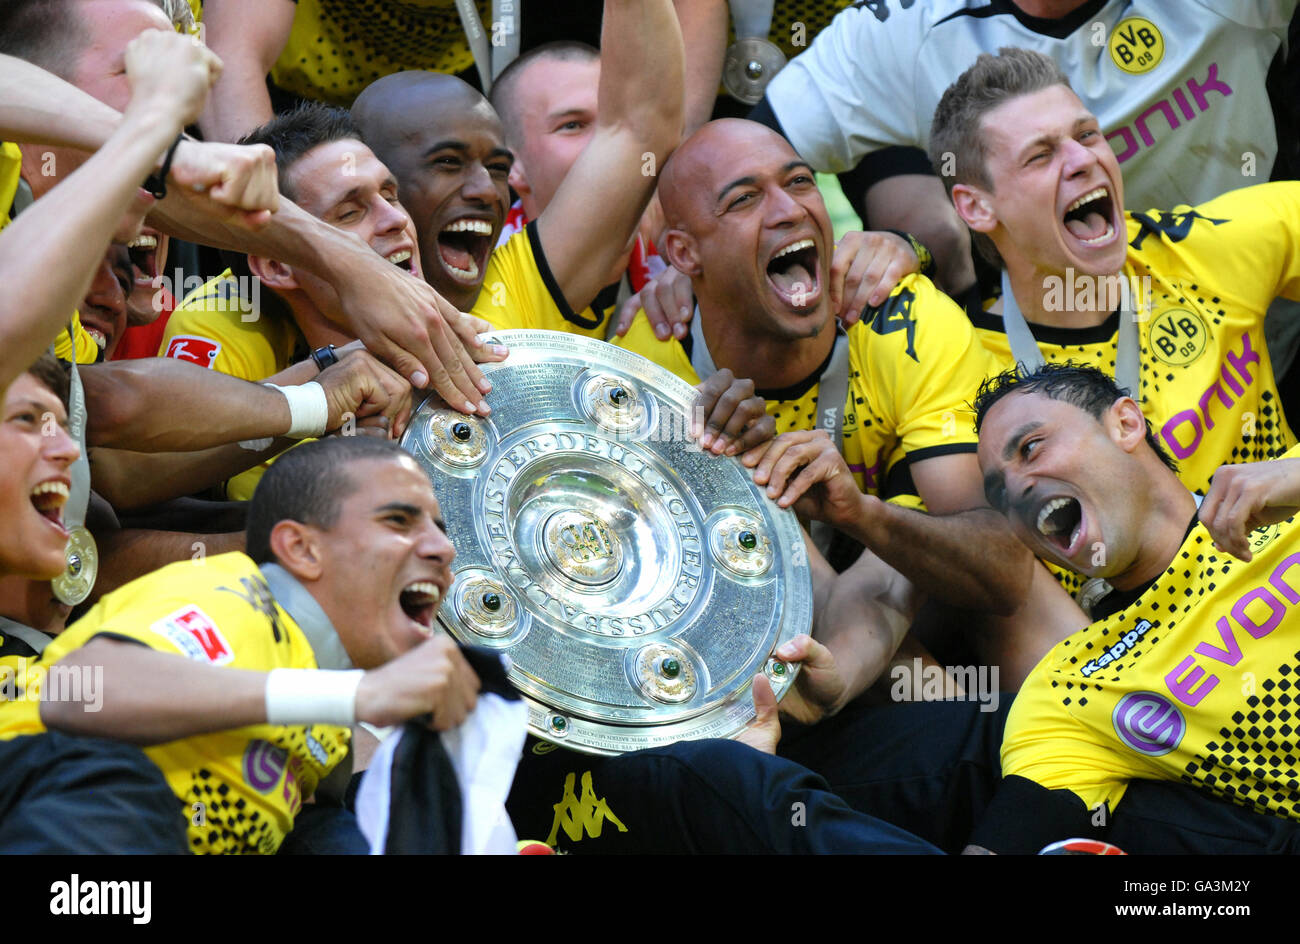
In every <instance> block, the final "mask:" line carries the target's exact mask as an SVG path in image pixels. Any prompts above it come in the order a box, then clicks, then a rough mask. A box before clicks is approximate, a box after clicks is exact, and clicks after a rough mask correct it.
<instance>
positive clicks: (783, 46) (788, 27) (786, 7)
mask: <svg viewBox="0 0 1300 944" xmlns="http://www.w3.org/2000/svg"><path fill="white" fill-rule="evenodd" d="M852 4H853V0H777V2H776V3H775V4H774V5H773V7H772V24H771V27H770V28H769V29H768V31H767V39H768V40H769V41H770V42H772V43H774V44H775V45H776V46H777V47H778V48H780V50H781V51H782V52H783V53H785V55H786V58H787V59H793V58H794V57H795V56H797V55H799V54H800V53H801V52H803V51H804V50H805V49H807V48H808V45H809V44H810V43H811V42H812V41H813V40H814V39H816V38H817V34H818V33H820V32H821V31H822V30H823V29H825V28H826V27H827V26H828V25H829V24H830V22H831V20H833V19H835V14H837V13H839V12H840V11H841V10H843V9H845V8H846V7H849V6H852ZM735 41H736V24H735V21H734V20H733V21H732V23H731V26H730V27H729V28H728V32H727V42H729V43H734V42H735Z"/></svg>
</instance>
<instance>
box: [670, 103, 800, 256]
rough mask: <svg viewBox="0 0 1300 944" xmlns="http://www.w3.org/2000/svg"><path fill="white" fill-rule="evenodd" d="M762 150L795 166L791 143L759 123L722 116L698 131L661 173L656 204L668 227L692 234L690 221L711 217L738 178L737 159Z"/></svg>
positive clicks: (797, 157)
mask: <svg viewBox="0 0 1300 944" xmlns="http://www.w3.org/2000/svg"><path fill="white" fill-rule="evenodd" d="M760 151H768V152H771V153H772V154H773V155H774V156H776V157H777V158H778V160H779V159H781V158H785V161H786V162H795V163H797V162H799V155H798V154H796V153H795V150H794V148H793V147H791V146H790V142H789V141H787V140H786V139H785V138H783V137H781V135H779V134H777V133H776V132H775V131H773V130H772V129H771V128H769V127H767V126H766V125H761V124H759V123H758V122H757V121H749V120H747V119H744V118H720V119H718V120H717V121H710V122H708V123H707V124H705V125H703V126H702V127H700V129H699V130H698V131H696V132H695V133H694V134H692V135H691V136H690V137H689V138H687V139H686V140H685V141H683V142H682V144H681V146H680V147H678V148H677V150H676V151H674V152H673V155H672V157H671V158H670V159H669V160H668V162H667V163H666V164H664V168H663V171H662V172H661V173H660V175H659V202H660V203H661V204H662V206H663V210H664V216H665V217H666V219H667V222H668V225H669V226H672V227H676V228H678V229H684V230H686V231H687V232H690V231H691V224H692V221H693V220H695V219H697V218H698V216H699V214H701V213H706V214H707V213H710V212H711V209H712V207H713V206H714V205H715V204H716V203H717V202H718V200H719V198H720V196H721V195H722V193H723V192H724V190H725V189H729V187H730V185H731V184H732V183H733V181H734V179H736V175H735V174H734V173H732V171H733V170H734V168H735V166H736V164H735V157H736V155H737V154H748V153H759V152H760ZM778 152H779V153H778ZM740 179H745V178H743V177H742V178H740Z"/></svg>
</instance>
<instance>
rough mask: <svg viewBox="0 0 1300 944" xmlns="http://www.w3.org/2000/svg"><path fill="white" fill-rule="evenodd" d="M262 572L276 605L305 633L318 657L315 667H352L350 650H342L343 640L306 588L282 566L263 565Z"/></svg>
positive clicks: (339, 668) (273, 564)
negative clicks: (348, 651)
mask: <svg viewBox="0 0 1300 944" xmlns="http://www.w3.org/2000/svg"><path fill="white" fill-rule="evenodd" d="M261 571H262V576H263V577H265V578H266V585H267V586H268V587H270V588H271V596H273V597H275V602H276V603H278V604H280V607H281V608H282V609H283V610H284V611H285V612H286V613H288V614H289V618H290V619H291V620H293V621H294V622H295V623H297V624H298V628H299V629H301V630H302V634H303V635H304V636H306V637H307V642H309V643H310V644H311V650H312V652H313V653H314V654H315V656H316V665H317V666H318V667H319V668H322V669H336V670H343V669H351V668H353V665H352V660H351V659H350V658H348V653H347V650H346V649H344V648H343V640H341V639H339V634H338V631H337V630H336V629H335V628H334V624H333V623H331V622H330V618H329V617H328V616H326V615H325V611H324V610H323V609H321V605H320V604H319V603H317V602H316V598H315V597H313V596H312V595H311V594H310V593H309V592H307V588H306V587H304V586H303V585H302V584H301V583H299V582H298V579H297V578H296V577H294V576H293V574H291V573H289V571H287V570H285V569H284V568H283V567H281V566H280V565H279V564H276V563H266V564H262V565H261Z"/></svg>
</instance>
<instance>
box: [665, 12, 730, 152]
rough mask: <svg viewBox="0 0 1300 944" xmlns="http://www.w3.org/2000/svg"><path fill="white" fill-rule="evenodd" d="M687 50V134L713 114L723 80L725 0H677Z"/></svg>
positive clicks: (680, 24)
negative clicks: (719, 86)
mask: <svg viewBox="0 0 1300 944" xmlns="http://www.w3.org/2000/svg"><path fill="white" fill-rule="evenodd" d="M673 7H674V9H675V10H676V12H677V23H678V25H679V26H680V27H681V30H682V44H683V46H684V48H685V50H686V79H685V80H686V100H685V108H686V114H685V118H686V134H687V135H689V134H690V133H691V132H692V131H694V130H695V129H696V128H698V127H700V125H702V124H704V123H705V122H707V121H708V120H709V118H710V117H712V115H713V103H714V102H715V101H716V99H717V96H718V84H719V82H721V81H722V59H723V54H724V53H725V52H726V45H727V21H728V18H729V11H728V7H727V4H726V2H725V0H673Z"/></svg>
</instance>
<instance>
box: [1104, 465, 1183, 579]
mask: <svg viewBox="0 0 1300 944" xmlns="http://www.w3.org/2000/svg"><path fill="white" fill-rule="evenodd" d="M1153 461H1156V462H1159V460H1158V459H1154V457H1153ZM1161 469H1162V472H1161V474H1159V475H1158V476H1152V477H1151V481H1152V485H1153V487H1152V489H1151V491H1150V492H1148V496H1147V513H1146V514H1145V515H1144V516H1143V521H1142V545H1141V547H1140V548H1139V549H1138V553H1137V556H1136V557H1135V558H1134V559H1133V563H1132V564H1131V565H1130V566H1129V567H1128V568H1127V569H1126V570H1125V571H1124V573H1123V574H1120V575H1118V576H1115V577H1112V578H1109V579H1110V585H1111V586H1112V587H1114V588H1115V589H1117V590H1132V589H1134V588H1135V587H1141V586H1143V585H1144V584H1147V583H1150V582H1151V581H1152V580H1155V579H1156V578H1157V577H1159V576H1160V575H1161V574H1162V573H1164V572H1165V570H1166V569H1168V567H1169V564H1170V562H1171V561H1172V560H1173V559H1174V558H1175V557H1176V556H1177V554H1178V549H1179V548H1180V547H1182V545H1183V540H1184V538H1185V537H1186V535H1187V525H1188V522H1190V521H1191V520H1192V516H1193V515H1195V514H1196V499H1195V498H1194V497H1192V493H1191V492H1189V491H1188V490H1187V488H1186V487H1185V486H1184V485H1183V483H1182V482H1180V481H1179V480H1178V478H1177V476H1175V475H1174V474H1173V473H1172V472H1170V471H1169V470H1168V469H1165V468H1164V466H1163V465H1162V466H1161Z"/></svg>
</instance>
